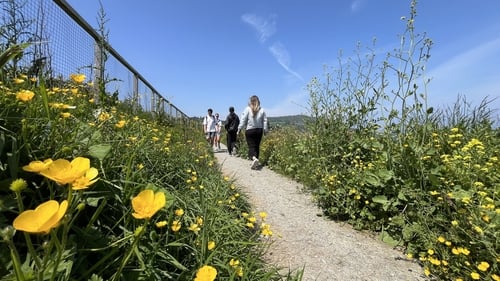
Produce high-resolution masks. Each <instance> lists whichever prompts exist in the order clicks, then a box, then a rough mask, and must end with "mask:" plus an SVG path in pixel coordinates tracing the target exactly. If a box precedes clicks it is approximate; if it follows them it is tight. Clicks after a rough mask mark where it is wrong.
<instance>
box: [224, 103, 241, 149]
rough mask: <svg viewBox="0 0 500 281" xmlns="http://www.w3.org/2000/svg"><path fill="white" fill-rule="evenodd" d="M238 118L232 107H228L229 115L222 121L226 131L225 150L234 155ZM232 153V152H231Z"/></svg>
mask: <svg viewBox="0 0 500 281" xmlns="http://www.w3.org/2000/svg"><path fill="white" fill-rule="evenodd" d="M239 125H240V118H239V117H238V115H237V114H236V113H234V107H233V106H230V107H229V115H227V117H226V121H225V122H224V128H225V129H226V131H227V152H228V153H229V155H236V142H237V140H238V126H239ZM233 153H234V154H233Z"/></svg>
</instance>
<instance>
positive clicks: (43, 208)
mask: <svg viewBox="0 0 500 281" xmlns="http://www.w3.org/2000/svg"><path fill="white" fill-rule="evenodd" d="M67 209H68V201H67V200H64V201H62V202H61V204H59V202H57V201H55V200H49V201H47V202H44V203H42V204H40V205H38V207H36V208H35V209H34V210H26V211H24V212H22V213H21V214H19V216H17V217H16V218H15V219H14V222H13V224H12V225H13V226H14V228H15V229H17V230H20V231H25V232H29V233H43V234H46V233H49V231H50V230H51V229H52V228H55V227H57V226H58V225H59V222H60V221H61V219H62V218H63V216H64V214H66V210H67Z"/></svg>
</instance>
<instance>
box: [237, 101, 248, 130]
mask: <svg viewBox="0 0 500 281" xmlns="http://www.w3.org/2000/svg"><path fill="white" fill-rule="evenodd" d="M249 110H250V109H249V107H246V108H245V110H243V113H242V114H241V118H240V124H239V125H238V134H240V131H241V129H243V127H246V126H247V122H248V114H249V112H250V111H249Z"/></svg>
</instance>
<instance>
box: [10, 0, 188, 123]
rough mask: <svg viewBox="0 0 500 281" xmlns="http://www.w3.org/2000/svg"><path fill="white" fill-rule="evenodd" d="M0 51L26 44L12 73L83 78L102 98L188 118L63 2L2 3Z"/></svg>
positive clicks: (100, 30) (102, 34) (20, 0)
mask: <svg viewBox="0 0 500 281" xmlns="http://www.w3.org/2000/svg"><path fill="white" fill-rule="evenodd" d="M0 8H1V14H0V51H1V50H6V49H7V48H8V47H10V46H12V45H15V44H21V43H26V42H30V43H31V45H30V46H29V47H28V48H27V49H26V51H25V53H24V54H23V56H22V57H21V58H18V59H17V60H15V64H16V65H15V66H14V67H15V68H17V69H20V70H22V71H23V72H24V73H27V74H28V75H30V76H38V75H42V74H43V75H44V77H49V78H50V79H54V80H57V79H64V78H66V79H67V77H69V75H70V74H71V73H82V74H85V75H86V77H88V78H89V79H90V80H91V81H92V82H94V85H96V88H97V87H98V86H97V85H101V87H102V89H103V90H105V92H106V93H108V94H109V95H112V96H114V97H116V98H117V99H118V100H120V101H123V102H127V103H131V104H132V105H133V106H134V107H136V108H137V109H140V110H143V111H147V112H152V113H155V114H162V115H167V116H170V117H173V118H180V119H187V118H188V116H187V115H186V114H184V113H183V112H182V111H181V110H180V109H179V108H177V107H176V106H175V105H173V104H171V103H170V102H169V101H168V100H167V99H165V98H164V97H163V96H162V95H161V94H160V93H159V92H158V91H157V90H156V89H155V88H154V87H153V86H152V85H151V84H150V83H149V82H148V81H147V80H146V79H145V78H144V77H143V76H142V75H141V74H140V73H139V72H137V71H136V70H135V69H134V68H133V67H132V66H131V65H130V64H129V63H128V62H127V61H126V60H125V59H124V58H123V57H121V56H120V54H118V52H116V51H115V50H114V49H113V48H112V47H111V46H110V45H109V44H108V43H107V41H106V33H105V28H104V27H100V28H98V29H97V30H96V29H94V28H92V27H91V26H90V25H89V24H88V23H87V22H86V21H85V20H84V19H83V18H82V17H81V16H79V15H78V13H77V12H76V11H75V10H74V9H73V8H72V7H71V6H70V5H69V4H68V3H67V2H66V1H65V0H38V1H34V0H29V1H26V0H0Z"/></svg>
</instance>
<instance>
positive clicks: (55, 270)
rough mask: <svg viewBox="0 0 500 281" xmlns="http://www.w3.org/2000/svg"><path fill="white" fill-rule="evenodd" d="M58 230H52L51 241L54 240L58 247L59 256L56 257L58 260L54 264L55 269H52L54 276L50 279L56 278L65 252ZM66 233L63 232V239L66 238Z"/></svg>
mask: <svg viewBox="0 0 500 281" xmlns="http://www.w3.org/2000/svg"><path fill="white" fill-rule="evenodd" d="M56 232H57V230H54V229H53V230H51V231H50V237H51V239H50V240H51V243H52V241H53V242H54V244H56V249H57V258H56V261H55V262H54V265H53V267H52V268H53V269H52V276H51V277H50V280H55V278H56V274H57V268H58V267H59V263H60V262H61V257H62V253H63V250H64V247H63V246H62V245H61V243H60V242H59V238H57V233H56ZM64 237H65V236H64V234H63V239H64Z"/></svg>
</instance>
